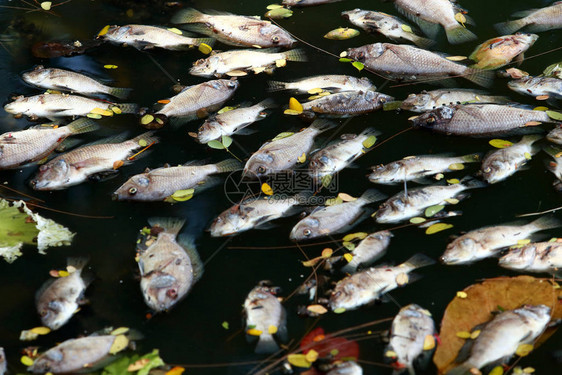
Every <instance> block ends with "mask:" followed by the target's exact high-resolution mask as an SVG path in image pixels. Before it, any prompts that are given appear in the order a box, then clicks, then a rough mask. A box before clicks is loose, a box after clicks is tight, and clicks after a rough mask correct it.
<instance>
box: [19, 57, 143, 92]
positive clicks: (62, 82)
mask: <svg viewBox="0 0 562 375" xmlns="http://www.w3.org/2000/svg"><path fill="white" fill-rule="evenodd" d="M22 79H23V80H24V81H25V82H27V83H29V84H30V85H33V86H37V87H41V88H44V89H50V90H59V91H70V92H75V93H78V94H82V95H85V96H97V95H100V94H105V95H111V96H114V97H116V98H119V99H125V98H126V97H127V96H129V94H130V93H131V91H132V89H127V88H122V87H111V86H106V85H104V84H102V83H99V82H98V81H96V80H95V79H93V78H90V77H88V76H85V75H84V74H80V73H76V72H73V71H70V70H64V69H57V68H45V67H44V66H43V65H38V66H36V67H35V69H33V70H32V71H30V72H26V73H23V74H22Z"/></svg>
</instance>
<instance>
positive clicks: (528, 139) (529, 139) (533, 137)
mask: <svg viewBox="0 0 562 375" xmlns="http://www.w3.org/2000/svg"><path fill="white" fill-rule="evenodd" d="M541 139H543V136H542V134H529V135H526V136H524V137H523V138H521V141H520V142H519V143H524V144H528V145H532V144H533V143H535V142H537V141H539V140H541Z"/></svg>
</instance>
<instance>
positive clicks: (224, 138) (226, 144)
mask: <svg viewBox="0 0 562 375" xmlns="http://www.w3.org/2000/svg"><path fill="white" fill-rule="evenodd" d="M231 144H232V138H230V137H229V136H227V135H223V136H222V145H223V146H224V148H228V147H229V146H230V145H231Z"/></svg>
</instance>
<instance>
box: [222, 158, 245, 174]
mask: <svg viewBox="0 0 562 375" xmlns="http://www.w3.org/2000/svg"><path fill="white" fill-rule="evenodd" d="M215 165H216V167H217V172H218V173H224V172H234V171H238V170H240V169H242V164H241V163H240V162H239V161H238V160H236V159H226V160H223V161H221V162H219V163H217V164H215Z"/></svg>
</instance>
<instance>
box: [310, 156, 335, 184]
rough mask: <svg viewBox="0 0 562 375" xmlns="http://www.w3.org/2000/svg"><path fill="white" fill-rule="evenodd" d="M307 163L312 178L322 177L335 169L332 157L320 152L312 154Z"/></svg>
mask: <svg viewBox="0 0 562 375" xmlns="http://www.w3.org/2000/svg"><path fill="white" fill-rule="evenodd" d="M308 165H309V167H310V169H311V171H310V173H311V175H312V176H313V177H314V178H319V177H322V176H324V175H326V174H330V173H332V172H334V171H335V170H336V164H335V161H334V159H332V158H331V157H329V156H328V155H326V154H322V153H319V154H317V155H315V156H313V157H312V158H311V159H310V163H309V164H308Z"/></svg>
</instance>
